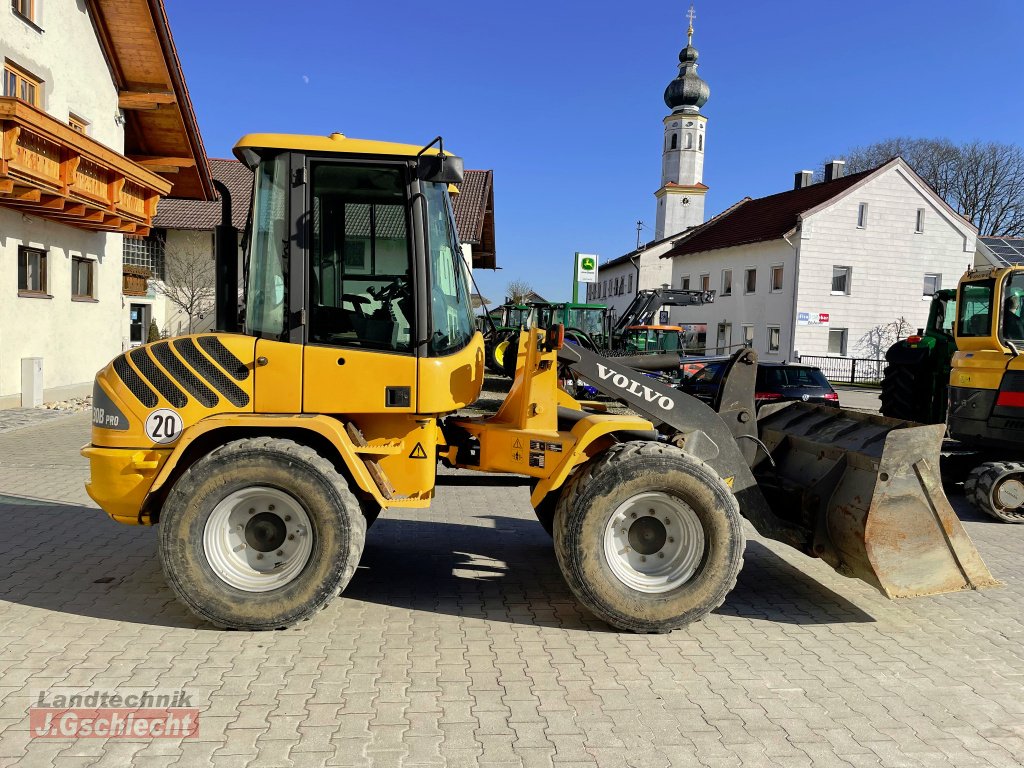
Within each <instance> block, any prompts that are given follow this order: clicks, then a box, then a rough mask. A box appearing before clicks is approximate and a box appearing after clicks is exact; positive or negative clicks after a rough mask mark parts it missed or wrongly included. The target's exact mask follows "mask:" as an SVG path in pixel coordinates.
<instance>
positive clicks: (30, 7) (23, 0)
mask: <svg viewBox="0 0 1024 768" xmlns="http://www.w3.org/2000/svg"><path fill="white" fill-rule="evenodd" d="M11 8H13V9H14V12H15V13H16V14H18V15H19V16H21V18H23V19H28V20H29V21H35V18H36V16H35V12H36V4H35V0H11Z"/></svg>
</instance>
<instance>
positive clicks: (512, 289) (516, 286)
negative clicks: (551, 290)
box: [505, 280, 533, 304]
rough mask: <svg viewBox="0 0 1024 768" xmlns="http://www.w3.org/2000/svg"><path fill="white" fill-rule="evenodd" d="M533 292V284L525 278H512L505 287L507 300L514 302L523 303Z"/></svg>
mask: <svg viewBox="0 0 1024 768" xmlns="http://www.w3.org/2000/svg"><path fill="white" fill-rule="evenodd" d="M532 293H533V286H532V285H530V284H529V283H528V282H526V281H525V280H512V281H511V282H510V283H509V284H508V286H507V287H506V288H505V297H506V300H507V301H509V302H511V303H512V304H523V303H524V302H525V301H526V300H527V299H528V298H529V297H530V294H532Z"/></svg>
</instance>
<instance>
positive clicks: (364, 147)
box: [233, 133, 451, 168]
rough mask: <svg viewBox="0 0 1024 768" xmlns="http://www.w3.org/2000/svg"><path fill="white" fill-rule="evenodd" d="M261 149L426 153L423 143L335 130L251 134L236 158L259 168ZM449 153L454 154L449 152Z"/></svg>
mask: <svg viewBox="0 0 1024 768" xmlns="http://www.w3.org/2000/svg"><path fill="white" fill-rule="evenodd" d="M259 149H280V150H292V151H295V150H298V151H302V152H325V153H332V154H345V155H380V156H387V157H408V158H414V157H416V156H417V155H418V154H420V152H423V146H422V145H416V144H399V143H396V142H392V141H373V140H371V139H350V138H349V137H348V136H346V135H345V134H343V133H332V134H331V135H330V136H306V135H302V134H291V133H249V134H246V135H245V136H243V137H242V138H241V139H239V140H238V142H237V143H236V144H235V148H234V150H233V151H234V153H235V157H237V158H238V159H239V160H241V161H242V162H243V163H245V164H246V165H248V166H249V167H250V168H253V167H255V160H254V158H255V154H254V153H253V152H252V151H249V152H246V150H259ZM423 154H426V155H436V154H438V148H437V147H431V148H430V149H428V150H426V151H425V152H423ZM445 154H451V153H450V152H446V153H445Z"/></svg>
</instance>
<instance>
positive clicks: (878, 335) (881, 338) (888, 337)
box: [857, 315, 914, 360]
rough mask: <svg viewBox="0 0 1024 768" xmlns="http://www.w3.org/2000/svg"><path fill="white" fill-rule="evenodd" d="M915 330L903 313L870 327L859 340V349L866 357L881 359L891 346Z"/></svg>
mask: <svg viewBox="0 0 1024 768" xmlns="http://www.w3.org/2000/svg"><path fill="white" fill-rule="evenodd" d="M912 330H914V329H913V326H911V325H910V322H909V321H908V320H907V318H905V317H903V316H902V315H901V316H900V317H898V318H896V319H895V320H892V321H890V322H888V323H883V324H882V325H876V326H874V327H873V328H869V329H868V330H867V332H865V333H864V335H863V336H861V337H860V339H858V340H857V349H858V350H860V352H861V354H863V355H864V356H865V357H868V358H871V359H872V360H881V359H882V358H883V357H885V353H886V352H887V351H888V349H889V347H891V346H892V345H893V344H895V343H896V342H897V341H899V340H900V339H902V338H903V337H905V336H908V335H909V334H910V332H911V331H912Z"/></svg>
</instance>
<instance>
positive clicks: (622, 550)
mask: <svg viewBox="0 0 1024 768" xmlns="http://www.w3.org/2000/svg"><path fill="white" fill-rule="evenodd" d="M235 154H236V156H237V157H238V158H239V159H240V160H242V161H243V162H245V163H246V164H247V165H248V166H249V167H250V168H251V169H252V170H253V173H254V176H255V183H254V195H253V203H252V209H251V210H250V212H249V225H248V226H247V232H246V234H245V237H244V241H245V243H246V257H245V259H244V274H243V276H242V283H243V284H244V309H243V312H242V317H241V324H240V326H239V319H240V318H239V314H238V312H237V309H238V307H237V286H238V276H237V253H236V243H237V240H236V237H235V233H234V232H233V231H232V230H231V228H230V227H229V226H228V225H226V224H225V225H222V226H221V227H220V228H219V229H218V248H217V253H218V258H217V265H218V267H217V268H218V284H217V290H218V310H217V327H218V329H219V331H218V332H215V333H209V334H200V335H192V336H181V337H177V338H174V339H170V340H165V341H159V342H155V343H152V344H147V345H145V346H142V347H138V348H136V349H133V350H130V351H129V352H127V353H125V354H123V355H120V356H118V357H117V358H115V359H114V360H113V361H112V362H111V363H110V364H109V365H108V366H107V367H106V368H104V369H103V370H102V371H100V372H99V374H98V375H97V377H96V382H95V389H94V403H93V405H94V412H93V431H92V440H91V444H90V445H88V446H87V447H85V448H84V449H83V454H84V455H85V456H86V457H88V459H89V461H90V463H91V479H90V481H89V483H88V485H87V489H88V492H89V494H90V496H91V497H92V498H93V499H94V500H95V501H96V502H97V503H98V504H99V505H100V506H101V507H102V508H103V509H104V510H106V512H107V513H108V514H109V515H110V516H111V517H112V518H113V519H114V520H117V521H119V522H123V523H128V524H142V525H153V524H159V553H160V558H161V561H162V565H163V569H164V572H165V574H166V577H167V580H168V582H169V583H170V585H171V586H172V588H173V589H174V591H175V592H176V593H177V595H178V596H179V598H180V599H181V600H182V601H183V602H185V603H186V604H187V605H188V606H189V608H191V609H192V610H193V611H194V612H195V613H196V614H198V615H199V616H201V617H202V618H204V619H207V620H209V621H210V622H212V623H214V624H216V625H219V626H222V627H232V628H238V629H248V630H260V629H271V628H279V627H287V626H289V625H291V624H293V623H295V622H297V621H299V620H301V619H304V618H307V617H309V616H311V615H313V614H314V613H315V612H316V611H317V610H318V609H319V608H321V607H323V606H324V605H325V604H326V603H327V602H328V601H329V600H330V599H331V598H332V597H333V596H335V595H336V594H338V593H339V592H340V591H341V590H342V589H344V588H345V586H346V584H347V583H348V582H349V580H350V579H351V578H352V575H353V573H354V572H355V568H356V565H357V563H358V561H359V558H360V555H361V552H362V548H363V542H364V539H365V535H366V528H367V526H368V525H369V524H370V523H372V521H373V519H374V518H375V517H376V515H377V514H378V513H379V512H380V511H381V510H382V509H388V508H392V507H398V508H424V509H425V508H426V507H428V506H429V504H430V500H431V497H432V496H433V494H434V485H435V479H436V471H437V464H438V462H441V463H443V464H445V465H447V466H450V467H459V468H464V469H468V470H473V471H478V472H492V473H516V474H519V475H524V476H527V477H529V478H531V480H532V493H531V503H532V504H533V506H534V507H535V509H536V510H537V512H538V515H539V516H540V517H541V518H542V519H547V520H548V521H549V523H550V528H551V531H552V533H553V537H554V546H555V552H556V555H557V559H558V563H559V565H560V567H561V570H562V572H563V574H564V576H565V579H566V581H567V583H568V585H569V587H570V588H571V589H572V591H573V593H574V594H575V595H576V596H577V598H578V599H579V600H580V601H581V602H582V603H583V604H584V605H585V606H586V607H587V608H589V609H590V610H591V611H593V612H594V613H595V614H596V615H598V616H600V617H601V618H603V619H604V620H606V621H607V622H608V623H609V624H611V625H612V626H614V627H617V628H621V629H626V630H632V631H639V632H663V631H668V630H671V629H674V628H677V627H681V626H684V625H685V624H686V623H688V622H690V621H696V620H699V619H701V618H702V617H703V616H705V615H706V614H707V613H708V612H710V611H711V610H713V609H714V608H715V607H716V606H718V605H720V604H721V603H722V602H723V601H724V600H725V598H726V596H727V595H728V593H729V591H730V589H731V588H732V586H733V584H734V583H735V579H736V575H737V573H738V572H739V569H740V565H741V562H742V557H743V550H744V528H743V523H742V518H744V517H745V518H746V519H747V520H749V521H750V522H751V523H752V524H753V525H754V526H755V527H756V528H757V530H758V531H760V532H761V533H762V534H764V535H767V536H770V537H772V538H775V539H778V540H780V541H783V542H786V543H787V544H789V545H791V546H793V547H796V548H797V549H799V550H800V551H801V552H803V553H805V554H807V555H809V556H811V557H818V558H821V559H822V560H824V561H825V562H827V563H828V564H829V565H831V566H833V567H834V568H836V569H838V570H839V571H840V572H842V573H844V574H847V575H850V576H855V577H858V578H861V579H863V580H865V581H867V582H869V583H870V584H872V585H873V586H875V587H877V588H879V589H880V590H882V591H883V592H884V593H885V594H886V595H889V596H891V597H899V596H908V595H915V594H931V593H935V592H942V591H949V590H958V589H965V588H977V587H982V586H986V585H989V584H992V583H993V579H992V577H991V575H990V574H989V572H988V570H987V569H986V567H985V565H984V563H983V562H982V561H981V558H980V557H979V555H978V553H977V552H976V551H975V549H974V546H973V544H972V543H971V541H970V539H969V538H968V537H967V535H966V533H965V532H964V530H963V529H962V527H961V526H960V523H959V521H958V520H957V518H956V516H955V514H954V513H953V511H952V509H951V508H950V506H949V503H948V502H947V500H946V498H945V496H944V495H943V493H942V488H941V484H940V482H939V478H938V476H937V473H936V467H937V457H938V450H939V443H940V441H941V439H942V427H941V426H932V427H908V425H907V423H906V422H898V421H893V420H887V419H882V418H879V417H874V416H865V415H862V414H853V413H847V412H844V411H838V410H836V409H820V408H816V407H813V406H806V405H804V404H790V405H786V406H784V407H782V408H777V407H774V408H772V409H762V411H761V418H760V419H758V418H756V417H755V410H754V402H753V395H754V379H755V373H756V366H757V363H756V357H755V356H754V354H753V352H751V351H749V350H743V351H741V352H739V353H737V354H736V356H734V358H733V359H732V361H731V367H730V372H729V375H728V376H727V378H726V380H725V383H724V385H723V387H722V391H721V394H720V396H719V401H718V402H717V403H715V407H714V408H711V407H709V406H707V405H705V404H703V403H701V402H699V401H697V400H695V399H694V398H691V397H689V396H687V395H685V394H683V393H681V392H679V391H677V390H675V389H673V388H672V387H670V386H668V385H666V384H664V383H662V382H660V381H658V380H656V379H654V378H650V377H647V376H644V375H642V374H640V373H638V372H637V371H635V370H633V369H630V368H627V367H625V366H624V365H623V364H621V363H617V362H615V361H612V360H609V359H606V358H603V357H601V356H599V355H597V354H595V353H593V352H591V351H588V350H586V349H583V348H582V347H578V346H574V345H569V344H564V343H563V342H564V331H563V329H562V327H561V326H552V327H551V328H548V329H542V328H537V327H532V328H529V329H528V330H526V331H524V332H523V333H522V334H521V341H520V343H519V345H518V350H517V358H516V362H517V364H516V371H515V379H514V381H513V384H512V388H511V390H510V392H509V394H508V396H507V398H506V400H505V401H504V402H503V404H502V405H501V407H500V408H499V410H498V411H497V413H496V414H494V415H491V416H488V417H462V416H458V415H457V412H458V411H459V410H460V409H462V408H464V407H465V406H467V405H469V404H470V403H472V402H473V401H474V400H476V399H477V397H478V396H479V393H480V388H481V383H482V382H483V378H484V345H483V340H482V337H481V334H480V333H479V332H477V331H476V330H475V328H474V319H473V312H472V306H471V301H470V291H469V284H468V282H467V275H466V271H465V267H464V262H463V259H462V256H461V250H460V246H459V242H458V239H457V234H456V229H455V225H454V223H453V217H452V210H451V201H450V196H449V189H448V187H449V184H452V183H457V182H458V181H460V180H461V175H462V161H461V160H460V159H459V158H458V157H455V156H453V155H450V154H446V153H445V152H444V149H443V144H442V143H441V142H440V140H439V139H435V141H434V142H432V143H431V144H429V145H428V146H427V147H424V148H422V149H421V148H420V147H417V146H411V145H403V144H392V143H385V142H375V141H363V140H356V139H349V138H346V137H344V136H342V135H340V134H334V135H332V136H330V137H311V136H283V135H249V136H246V137H245V138H243V139H242V140H241V141H240V142H239V143H238V145H237V146H236V147H235ZM228 207H229V206H228V205H225V208H228ZM225 213H226V214H227V211H225ZM224 220H225V222H228V221H230V218H229V216H227V215H225V219H224ZM566 366H567V367H569V368H571V370H572V371H573V373H574V375H575V376H577V377H579V378H582V379H585V380H587V381H588V382H590V383H592V384H593V385H594V386H595V387H596V388H598V389H599V390H601V391H602V392H604V393H606V394H609V395H610V396H613V397H616V398H618V399H620V400H622V401H623V402H625V403H627V404H628V405H629V406H630V408H631V410H632V412H633V414H635V415H609V414H606V413H600V412H597V411H596V410H590V409H588V408H587V407H586V406H585V404H584V403H581V402H578V401H576V400H574V399H573V398H572V397H570V396H569V395H568V394H567V393H566V392H565V391H563V390H562V389H560V388H559V386H558V381H559V371H560V369H564V367H566Z"/></svg>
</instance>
